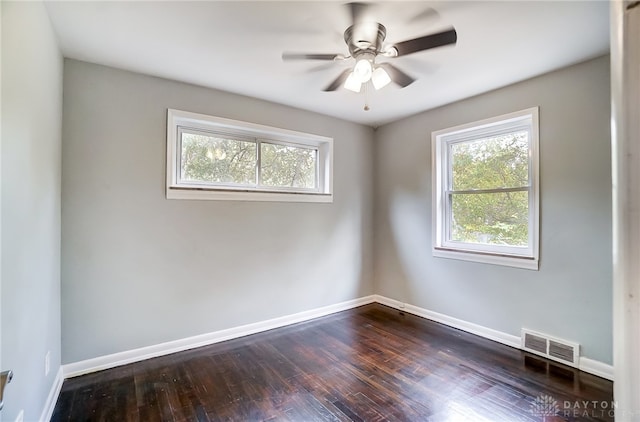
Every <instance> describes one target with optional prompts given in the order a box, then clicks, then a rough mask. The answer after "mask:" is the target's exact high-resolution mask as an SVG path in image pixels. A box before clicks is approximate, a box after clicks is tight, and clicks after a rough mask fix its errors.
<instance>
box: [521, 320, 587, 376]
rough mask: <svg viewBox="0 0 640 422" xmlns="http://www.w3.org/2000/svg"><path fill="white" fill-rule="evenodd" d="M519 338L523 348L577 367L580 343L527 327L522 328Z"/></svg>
mask: <svg viewBox="0 0 640 422" xmlns="http://www.w3.org/2000/svg"><path fill="white" fill-rule="evenodd" d="M521 339H522V348H523V349H524V350H527V351H529V352H531V353H535V354H536V355H540V356H544V357H546V358H548V359H552V360H555V361H558V362H562V363H564V364H566V365H569V366H574V367H576V368H577V367H578V357H579V356H580V345H579V344H578V343H574V342H571V341H567V340H561V339H558V338H554V337H551V336H548V335H546V334H541V333H537V332H535V331H531V330H527V329H522V337H521Z"/></svg>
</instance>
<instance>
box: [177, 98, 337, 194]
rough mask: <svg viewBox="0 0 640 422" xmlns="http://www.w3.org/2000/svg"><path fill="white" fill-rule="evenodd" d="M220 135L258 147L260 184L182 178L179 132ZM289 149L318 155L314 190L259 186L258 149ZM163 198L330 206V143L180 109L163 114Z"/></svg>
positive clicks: (318, 137) (258, 154)
mask: <svg viewBox="0 0 640 422" xmlns="http://www.w3.org/2000/svg"><path fill="white" fill-rule="evenodd" d="M183 132H184V133H192V134H200V135H208V136H211V135H218V136H223V137H228V138H230V139H238V140H239V141H245V140H246V141H250V142H254V143H255V144H256V148H257V165H256V172H257V180H258V184H252V185H234V184H231V183H226V184H225V183H207V182H198V181H183V180H181V179H180V168H181V166H180V164H181V163H180V160H181V157H182V153H181V141H182V136H181V134H182V133H183ZM263 143H265V144H272V145H284V146H293V147H296V148H308V149H313V150H315V151H317V154H316V163H317V165H316V175H315V177H316V188H313V189H309V188H294V187H272V186H264V185H260V184H259V183H260V180H261V179H260V171H261V166H260V158H261V157H260V156H261V151H260V150H261V148H260V146H261V144H263ZM166 167H167V184H166V195H167V199H202V200H236V201H238V200H239V201H279V202H325V203H330V202H333V139H332V138H329V137H326V136H320V135H313V134H309V133H303V132H296V131H292V130H288V129H281V128H275V127H270V126H264V125H259V124H255V123H248V122H242V121H238V120H231V119H225V118H222V117H214V116H207V115H204V114H198V113H191V112H188V111H182V110H174V109H168V110H167V166H166Z"/></svg>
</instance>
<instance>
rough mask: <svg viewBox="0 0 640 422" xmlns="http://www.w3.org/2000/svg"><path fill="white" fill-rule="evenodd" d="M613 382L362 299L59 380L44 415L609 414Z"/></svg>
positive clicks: (511, 417) (454, 417)
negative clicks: (310, 317)
mask: <svg viewBox="0 0 640 422" xmlns="http://www.w3.org/2000/svg"><path fill="white" fill-rule="evenodd" d="M612 389H613V387H612V383H611V382H609V381H606V380H604V379H602V378H598V377H595V376H592V375H589V374H586V373H583V372H580V371H577V370H575V369H572V368H569V367H565V366H562V365H556V364H553V363H551V362H550V361H546V360H544V359H539V358H537V357H534V356H532V355H528V354H526V353H523V352H521V351H519V350H516V349H513V348H510V347H507V346H503V345H501V344H498V343H494V342H492V341H489V340H485V339H483V338H480V337H477V336H474V335H471V334H468V333H465V332H462V331H458V330H455V329H452V328H449V327H446V326H443V325H440V324H437V323H434V322H430V321H427V320H424V319H422V318H419V317H416V316H413V315H408V314H406V315H403V314H401V313H399V312H398V311H396V310H394V309H391V308H388V307H385V306H382V305H378V304H372V305H367V306H363V307H360V308H356V309H353V310H349V311H345V312H341V313H338V314H334V315H331V316H328V317H325V318H320V319H317V320H314V321H311V322H307V323H302V324H297V325H294V326H289V327H285V328H280V329H277V330H272V331H268V332H265V333H260V334H256V335H252V336H248V337H244V338H240V339H236V340H231V341H227V342H224V343H219V344H215V345H212V346H207V347H202V348H199V349H194V350H191V351H186V352H181V353H176V354H173V355H168V356H164V357H160V358H155V359H150V360H147V361H144V362H139V363H135V364H131V365H127V366H122V367H119V368H114V369H110V370H107V371H102V372H97V373H93V374H89V375H85V376H82V377H78V378H73V379H69V380H66V381H65V382H64V385H63V387H62V392H61V394H60V397H59V400H58V403H57V405H56V408H55V412H54V415H53V419H52V420H53V421H86V420H95V421H127V420H128V421H218V420H233V421H263V420H278V421H280V420H283V421H474V422H476V421H491V422H495V421H543V420H545V421H547V422H549V421H561V420H605V421H611V420H613V414H612V412H611V411H610V406H611V403H612V399H613V398H612ZM587 402H588V403H587Z"/></svg>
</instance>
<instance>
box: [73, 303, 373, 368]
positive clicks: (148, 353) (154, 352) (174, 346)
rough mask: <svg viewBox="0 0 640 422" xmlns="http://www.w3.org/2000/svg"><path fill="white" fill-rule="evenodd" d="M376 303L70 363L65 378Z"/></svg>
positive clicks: (338, 305)
mask: <svg viewBox="0 0 640 422" xmlns="http://www.w3.org/2000/svg"><path fill="white" fill-rule="evenodd" d="M374 301H375V299H374V296H373V295H371V296H365V297H361V298H359V299H354V300H348V301H346V302H341V303H336V304H334V305H329V306H324V307H322V308H316V309H312V310H309V311H304V312H299V313H296V314H292V315H285V316H283V317H279V318H273V319H269V320H266V321H261V322H256V323H253V324H247V325H242V326H239V327H234V328H229V329H226V330H220V331H215V332H212V333H207V334H201V335H197V336H193V337H187V338H183V339H179V340H174V341H169V342H166V343H160V344H155V345H153V346H147V347H141V348H139V349H133V350H127V351H124V352H119V353H113V354H110V355H105V356H99V357H97V358H93V359H87V360H83V361H80V362H74V363H69V364H66V365H63V371H64V377H65V378H72V377H77V376H79V375H84V374H88V373H90V372H96V371H102V370H104V369H109V368H115V367H117V366H122V365H126V364H129V363H133V362H139V361H142V360H145V359H150V358H155V357H158V356H164V355H168V354H171V353H176V352H181V351H183V350H189V349H195V348H196V347H202V346H208V345H210V344H214V343H219V342H221V341H226V340H231V339H234V338H238V337H244V336H248V335H250V334H256V333H259V332H262V331H267V330H272V329H274V328H280V327H284V326H286V325H291V324H296V323H298V322H304V321H308V320H311V319H314V318H319V317H323V316H326V315H330V314H333V313H336V312H340V311H344V310H347V309H351V308H355V307H358V306H362V305H366V304H369V303H373V302H374Z"/></svg>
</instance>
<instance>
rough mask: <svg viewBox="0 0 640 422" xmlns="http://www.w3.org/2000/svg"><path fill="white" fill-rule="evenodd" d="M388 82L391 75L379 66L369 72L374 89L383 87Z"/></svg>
mask: <svg viewBox="0 0 640 422" xmlns="http://www.w3.org/2000/svg"><path fill="white" fill-rule="evenodd" d="M389 82H391V77H390V76H389V74H388V73H387V71H386V70H384V69H383V68H381V67H378V68H377V69H376V70H374V71H373V73H372V74H371V83H373V87H374V88H375V89H376V90H378V89H381V88H384V87H385V86H387V85H389Z"/></svg>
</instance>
